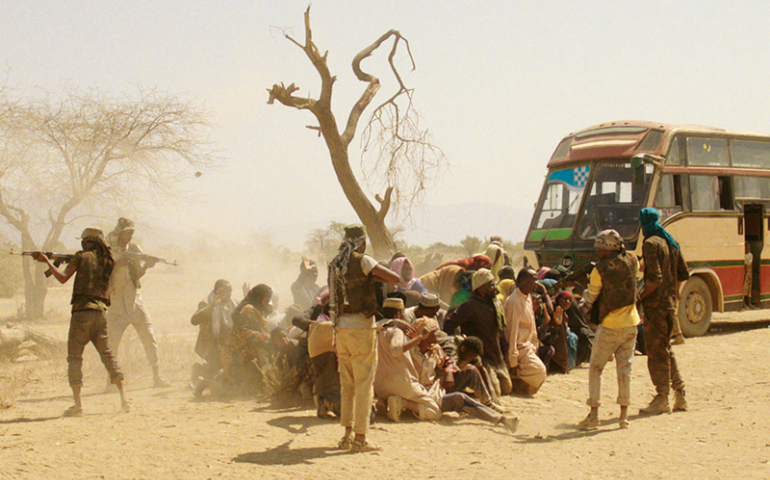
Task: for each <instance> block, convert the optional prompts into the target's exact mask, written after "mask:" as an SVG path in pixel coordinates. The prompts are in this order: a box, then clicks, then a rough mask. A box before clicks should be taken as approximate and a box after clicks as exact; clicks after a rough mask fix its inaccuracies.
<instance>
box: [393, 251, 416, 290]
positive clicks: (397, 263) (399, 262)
mask: <svg viewBox="0 0 770 480" xmlns="http://www.w3.org/2000/svg"><path fill="white" fill-rule="evenodd" d="M404 263H408V264H409V266H410V267H412V276H411V277H410V278H409V280H407V281H404V278H403V277H402V276H401V270H403V268H404ZM390 269H391V270H393V271H394V272H396V273H397V274H398V278H400V279H401V281H400V282H398V286H399V287H400V288H402V289H404V290H409V289H410V288H412V285H414V282H415V281H416V280H417V279H416V278H414V264H413V263H412V262H411V261H410V260H409V259H408V258H406V257H398V258H397V259H395V260H393V262H391V264H390Z"/></svg>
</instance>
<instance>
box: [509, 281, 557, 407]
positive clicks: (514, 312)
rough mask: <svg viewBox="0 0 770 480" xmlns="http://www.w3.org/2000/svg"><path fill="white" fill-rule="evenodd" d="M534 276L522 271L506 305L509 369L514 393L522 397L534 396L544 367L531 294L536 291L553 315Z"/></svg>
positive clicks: (543, 291)
mask: <svg viewBox="0 0 770 480" xmlns="http://www.w3.org/2000/svg"><path fill="white" fill-rule="evenodd" d="M536 276H537V274H536V273H535V271H534V270H531V269H526V268H524V269H522V270H521V271H519V275H518V277H517V278H516V285H518V288H517V289H516V290H515V291H514V292H513V293H512V294H511V296H510V297H508V300H507V301H506V302H505V321H506V324H507V325H508V345H509V346H508V366H509V367H510V373H511V379H512V383H513V391H514V392H516V393H519V394H523V395H534V394H535V393H537V391H538V390H539V389H540V387H541V386H542V385H543V382H545V377H546V370H545V365H544V364H543V362H542V361H541V360H540V358H539V357H538V356H537V348H538V345H539V340H538V338H537V324H536V320H535V312H534V308H533V306H532V297H531V295H530V294H531V293H533V292H535V291H536V290H537V291H539V292H540V293H541V295H542V297H543V300H544V301H545V303H546V308H547V309H548V311H553V307H552V306H551V297H549V296H548V292H546V289H545V287H544V286H543V285H541V284H539V283H537V281H536V280H535V278H536Z"/></svg>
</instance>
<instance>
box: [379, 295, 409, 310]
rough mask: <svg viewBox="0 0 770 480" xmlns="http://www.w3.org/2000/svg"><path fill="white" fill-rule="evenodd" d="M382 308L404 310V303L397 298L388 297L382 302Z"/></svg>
mask: <svg viewBox="0 0 770 480" xmlns="http://www.w3.org/2000/svg"><path fill="white" fill-rule="evenodd" d="M382 308H395V309H398V310H403V309H404V301H403V300H401V299H400V298H398V297H388V298H386V299H385V301H384V302H382Z"/></svg>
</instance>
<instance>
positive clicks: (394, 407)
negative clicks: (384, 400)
mask: <svg viewBox="0 0 770 480" xmlns="http://www.w3.org/2000/svg"><path fill="white" fill-rule="evenodd" d="M402 410H403V406H402V402H401V397H399V396H398V395H391V396H389V397H388V418H389V419H391V420H392V421H394V422H396V423H399V422H400V421H401V411H402Z"/></svg>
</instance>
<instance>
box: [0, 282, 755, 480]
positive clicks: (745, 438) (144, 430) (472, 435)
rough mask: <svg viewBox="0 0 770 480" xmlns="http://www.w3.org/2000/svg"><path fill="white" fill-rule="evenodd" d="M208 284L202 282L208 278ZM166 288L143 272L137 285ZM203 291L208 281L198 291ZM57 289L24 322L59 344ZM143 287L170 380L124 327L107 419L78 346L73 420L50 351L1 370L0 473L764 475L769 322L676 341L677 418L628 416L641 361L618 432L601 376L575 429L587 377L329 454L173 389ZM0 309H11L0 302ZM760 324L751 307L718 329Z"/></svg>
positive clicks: (383, 430)
mask: <svg viewBox="0 0 770 480" xmlns="http://www.w3.org/2000/svg"><path fill="white" fill-rule="evenodd" d="M213 280H215V279H212V280H211V282H210V283H213ZM174 282H176V280H174V279H173V278H164V277H163V276H162V275H157V276H155V277H150V278H148V281H147V282H146V283H145V290H146V291H150V292H152V291H153V289H155V290H154V291H163V290H164V289H170V288H172V287H171V285H172V284H174ZM206 285H209V282H206ZM68 291H69V289H68V288H65V289H61V290H55V291H52V293H51V295H50V298H49V305H51V308H58V311H54V312H52V316H54V317H56V318H57V320H56V321H55V322H54V324H53V325H51V323H50V322H49V323H47V324H45V325H39V328H44V329H46V330H48V331H49V332H51V334H53V335H58V336H59V337H60V338H62V339H64V338H66V326H67V324H66V304H67V301H66V300H67V296H68ZM205 293H206V292H205V288H204V287H201V288H199V289H198V290H197V291H188V292H186V295H182V296H178V297H173V298H172V297H170V296H168V295H154V296H153V295H149V294H146V295H145V296H146V298H147V303H148V306H149V308H150V310H151V312H153V314H154V317H155V318H156V323H157V324H158V333H159V341H160V344H161V347H160V348H161V358H162V361H163V365H164V375H165V376H166V377H167V378H168V379H169V380H171V381H172V382H173V384H174V386H173V387H171V388H165V389H153V388H150V384H151V375H150V372H149V369H148V368H147V366H146V361H145V360H144V353H143V351H142V349H141V346H140V345H139V342H138V340H137V338H136V336H135V334H134V333H133V332H131V333H130V334H129V335H128V336H127V337H126V338H124V341H125V346H124V347H125V348H122V350H121V354H120V362H121V365H122V367H123V369H124V371H125V373H126V377H127V388H128V391H129V395H130V397H131V399H132V401H133V410H132V411H131V412H130V413H128V414H123V413H119V408H118V405H119V402H118V397H117V394H116V393H111V394H104V393H103V390H104V382H105V374H104V371H103V368H102V366H101V364H99V362H98V357H97V356H96V354H95V353H94V351H93V349H92V348H91V347H88V350H87V351H88V352H89V355H88V356H87V359H86V365H85V371H86V378H85V382H86V386H85V388H84V399H83V401H84V407H85V409H86V415H85V416H83V417H82V418H60V415H61V413H62V412H63V411H64V409H65V408H67V407H68V406H69V405H70V404H71V400H70V397H69V394H70V392H69V388H68V386H67V383H66V362H65V360H64V358H63V357H62V358H54V359H51V360H48V361H47V360H38V361H30V362H24V363H17V364H10V365H9V364H5V365H0V393H3V394H4V395H6V398H11V400H12V405H11V406H10V407H8V408H5V409H3V410H0V478H46V477H47V478H196V479H197V478H200V479H207V478H247V477H261V478H314V479H325V478H330V479H331V478H333V479H346V478H398V479H401V478H468V479H472V478H485V479H491V478H558V479H568V478H634V479H655V478H672V479H687V478H709V479H710V478H770V463H769V462H770V406H768V400H770V375H768V374H769V373H770V366H769V365H768V355H767V345H769V344H770V329H768V328H759V329H752V330H747V329H745V328H738V329H736V328H733V327H731V326H730V325H725V326H723V327H720V328H721V331H720V332H717V333H713V334H710V335H709V336H706V337H701V338H696V339H689V340H688V341H687V343H686V344H684V345H681V346H677V347H675V351H676V354H677V356H678V359H679V361H680V365H681V370H682V372H683V375H684V377H685V381H686V382H687V394H688V400H689V402H690V406H691V411H690V412H687V413H676V414H671V415H662V416H657V417H639V416H638V415H637V413H638V408H639V407H641V406H644V405H645V404H646V403H647V402H648V401H649V400H650V398H651V394H652V392H653V389H652V386H651V384H650V381H649V376H648V374H647V369H646V357H641V356H638V357H636V359H635V363H634V373H633V383H632V394H633V406H632V418H631V428H630V429H629V430H619V429H618V428H617V421H616V416H617V411H618V408H617V406H616V405H614V398H615V395H616V391H617V390H616V383H615V378H614V375H615V369H614V366H608V368H607V370H606V371H605V374H604V386H605V389H604V395H603V399H604V402H605V405H606V408H603V409H602V410H601V412H600V413H601V419H602V425H601V427H600V428H599V429H598V430H596V431H593V432H580V431H577V430H576V429H575V428H574V425H575V424H576V423H577V422H578V421H579V420H581V419H582V418H583V417H584V416H585V414H586V413H587V410H588V409H587V407H586V406H585V404H584V402H585V399H586V396H587V373H588V372H587V369H586V368H580V369H577V370H575V371H574V372H572V373H570V374H569V375H561V376H551V377H549V378H548V380H547V382H546V384H545V385H544V386H543V388H542V389H541V391H540V392H539V393H538V394H537V395H536V396H535V397H533V398H517V397H508V398H506V399H505V404H506V405H507V406H509V407H510V408H511V409H512V410H513V411H514V412H517V413H518V414H519V415H520V416H521V418H522V420H521V426H520V428H519V431H518V432H517V433H516V434H514V435H509V434H507V433H505V432H504V431H502V430H501V429H497V428H493V427H490V426H488V425H485V424H483V423H481V422H479V421H476V420H474V419H470V418H460V417H457V416H448V418H445V419H444V420H442V421H441V422H438V423H419V422H417V421H413V420H405V421H404V422H403V423H401V424H393V423H390V422H389V421H388V420H387V419H380V421H379V422H378V423H377V424H376V425H375V426H373V428H372V430H371V437H372V439H374V440H375V441H376V442H378V443H380V444H381V445H382V446H383V447H384V451H382V452H379V453H368V454H350V453H344V452H339V451H336V450H334V449H333V446H334V444H335V443H336V441H337V439H338V438H339V436H340V434H341V428H340V427H339V426H338V425H337V424H336V423H335V422H334V421H322V420H319V419H317V418H316V417H315V412H314V411H313V410H311V409H309V408H308V407H295V408H290V409H283V410H279V409H273V408H271V406H270V405H267V404H263V403H257V402H255V401H253V400H251V401H234V402H206V401H204V402H197V401H194V400H193V398H192V394H191V392H190V390H189V389H188V387H187V386H186V382H187V379H188V375H189V373H188V372H189V369H188V368H189V365H190V363H191V362H192V361H193V359H194V356H193V354H192V346H193V343H194V335H195V329H194V328H193V327H192V326H190V325H189V323H188V322H189V316H190V314H191V313H192V309H194V301H193V300H197V299H198V298H199V297H202V296H203V295H204V294H205ZM0 307H2V308H4V309H5V310H6V311H12V310H13V308H14V305H13V303H12V302H10V303H6V304H4V305H0ZM749 318H751V319H757V318H770V313H768V312H760V313H754V312H751V313H749V314H742V315H730V316H721V317H720V320H723V321H725V320H728V321H735V320H744V319H749Z"/></svg>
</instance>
